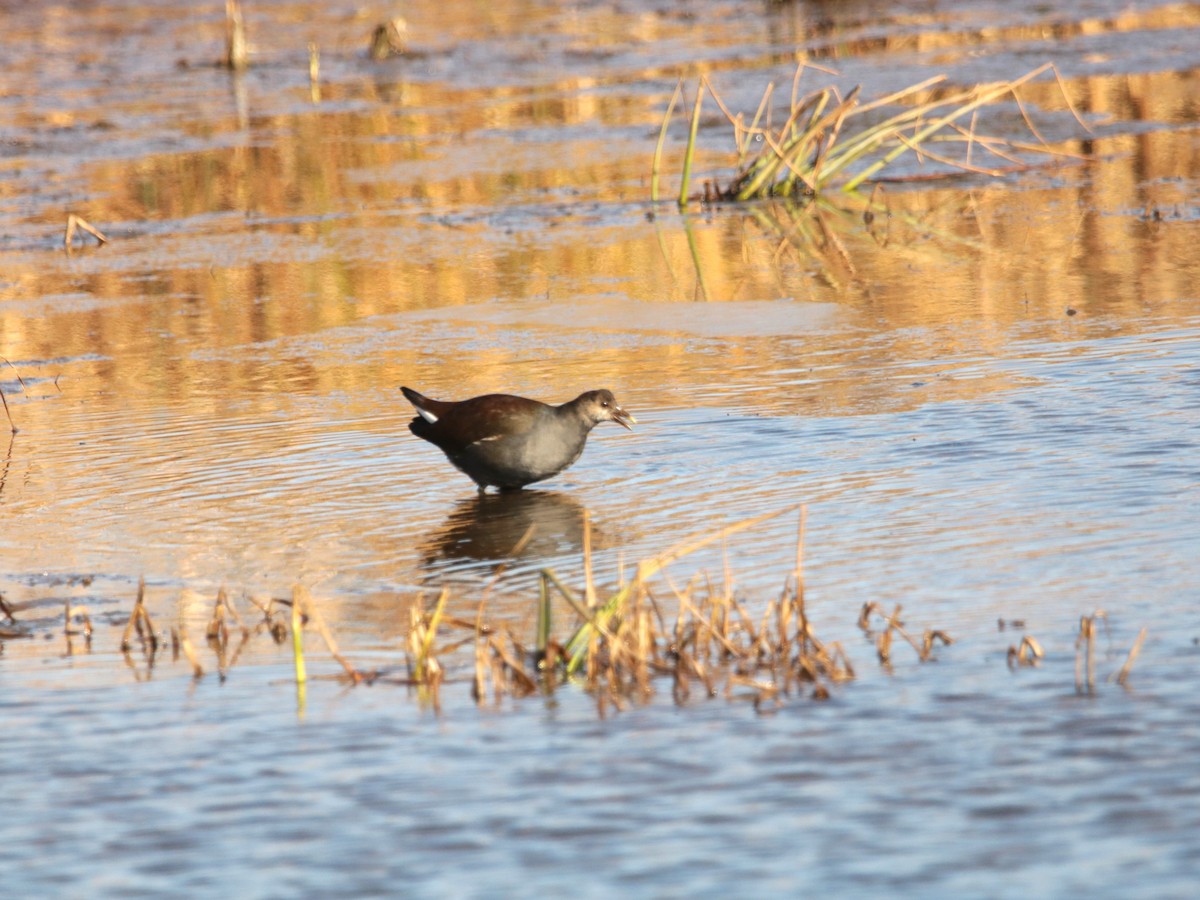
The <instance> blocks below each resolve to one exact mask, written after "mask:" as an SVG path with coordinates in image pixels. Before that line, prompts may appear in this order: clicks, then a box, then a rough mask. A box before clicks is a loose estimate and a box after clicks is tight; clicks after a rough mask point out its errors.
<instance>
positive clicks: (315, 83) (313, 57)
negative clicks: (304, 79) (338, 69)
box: [308, 41, 321, 103]
mask: <svg viewBox="0 0 1200 900" xmlns="http://www.w3.org/2000/svg"><path fill="white" fill-rule="evenodd" d="M308 96H309V99H310V100H312V102H313V103H320V102H321V50H320V48H318V47H317V45H316V44H315V43H313V42H312V41H309V43H308Z"/></svg>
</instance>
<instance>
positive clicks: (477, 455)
mask: <svg viewBox="0 0 1200 900" xmlns="http://www.w3.org/2000/svg"><path fill="white" fill-rule="evenodd" d="M400 390H401V391H403V392H404V396H405V397H407V398H408V401H409V402H410V403H412V405H413V406H414V407H416V410H417V416H416V418H414V419H413V420H412V421H411V422H410V423H409V425H408V428H409V431H411V432H412V433H413V434H415V435H416V436H417V437H419V438H421V439H422V440H425V441H429V443H431V444H433V445H434V446H435V447H437V448H438V449H440V450H441V451H442V452H443V453H445V454H446V458H447V459H448V460H450V462H451V464H452V465H454V467H455V468H457V469H458V470H459V471H461V472H463V473H464V474H466V475H467V476H468V477H469V478H470V479H471V480H472V481H474V482H475V484H476V485H477V486H478V488H479V492H480V493H481V494H482V493H484V492H485V491H486V490H487V488H488V487H495V488H498V489H499V490H501V491H518V490H520V489H521V488H523V487H525V486H526V485H529V484H533V483H534V482H535V481H544V480H545V479H547V478H552V477H553V476H555V475H557V474H558V473H559V472H561V471H562V470H563V469H565V468H567V466H569V465H571V464H572V463H573V462H575V461H576V460H577V459H579V457H580V455H581V454H582V453H583V445H584V444H585V443H587V438H588V434H589V433H590V432H591V430H592V428H594V427H595V426H596V425H598V424H599V423H600V422H616V423H617V424H618V425H621V426H623V427H625V428H627V429H629V430H630V431H632V430H633V426H634V425H635V424H637V419H635V418H634V417H633V416H632V415H630V414H629V413H627V412H626V411H625V410H623V409H622V408H621V407H620V405H619V404H618V403H617V399H616V397H614V396H613V393H612V391H608V390H599V391H587V392H585V393H582V394H580V395H579V396H578V397H576V398H575V399H574V400H570V401H568V402H566V403H563V404H562V405H561V406H551V405H550V404H548V403H542V402H540V401H538V400H530V399H529V398H527V397H516V396H513V395H512V394H484V395H483V396H480V397H472V398H471V399H469V400H457V401H453V400H433V399H431V398H429V397H426V396H424V395H423V394H420V393H418V392H417V391H414V390H413V389H412V388H407V387H402V388H400Z"/></svg>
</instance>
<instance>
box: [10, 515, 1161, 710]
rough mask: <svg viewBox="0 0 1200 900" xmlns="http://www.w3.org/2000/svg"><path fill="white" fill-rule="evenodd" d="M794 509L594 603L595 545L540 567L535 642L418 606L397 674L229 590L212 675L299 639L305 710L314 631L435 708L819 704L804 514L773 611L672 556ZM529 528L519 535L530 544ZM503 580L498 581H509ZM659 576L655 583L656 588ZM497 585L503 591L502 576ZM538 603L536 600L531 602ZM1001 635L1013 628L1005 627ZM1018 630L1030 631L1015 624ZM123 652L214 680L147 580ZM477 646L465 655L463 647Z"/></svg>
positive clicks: (925, 640)
mask: <svg viewBox="0 0 1200 900" xmlns="http://www.w3.org/2000/svg"><path fill="white" fill-rule="evenodd" d="M796 509H797V507H789V508H788V509H785V510H781V511H779V512H773V513H768V514H766V515H762V516H757V517H755V518H751V519H747V520H744V521H741V522H737V523H735V524H733V525H730V526H728V527H726V528H723V529H721V530H719V531H715V532H711V533H708V534H703V535H697V536H695V537H693V538H691V539H689V540H687V541H684V542H682V543H681V544H679V545H677V546H675V547H673V548H670V549H669V550H667V551H666V552H664V553H661V554H659V555H657V556H654V557H651V558H649V559H646V560H643V561H642V562H641V563H640V564H639V565H638V566H637V567H636V569H635V571H634V572H633V576H632V578H629V579H618V581H619V584H618V586H617V588H616V590H615V591H614V592H613V593H612V594H611V595H610V596H609V597H608V598H607V599H601V598H600V597H599V594H598V591H597V588H596V586H595V584H594V583H593V582H592V565H591V558H590V553H589V551H588V546H587V544H586V542H585V548H584V555H585V560H584V562H585V565H584V572H585V583H584V585H582V587H581V588H572V587H570V586H568V585H567V584H566V583H565V582H564V581H563V579H561V578H560V577H559V576H558V575H557V574H556V573H555V572H554V571H553V570H552V569H548V568H547V569H543V570H542V571H541V573H540V578H539V592H538V597H537V598H536V601H533V602H536V604H537V613H538V615H537V626H536V629H535V632H534V634H533V636H532V640H531V641H524V640H522V639H521V637H520V636H518V635H517V634H515V633H514V632H513V630H512V628H511V627H510V626H509V625H508V624H506V623H502V622H491V621H489V620H488V618H487V615H486V613H487V601H488V593H489V591H485V592H484V595H483V596H482V598H481V599H480V601H479V604H478V609H477V612H476V615H475V617H474V618H473V619H463V618H458V617H455V616H453V615H450V614H448V613H447V600H448V598H449V590H448V589H443V590H442V591H441V592H440V594H439V595H438V597H437V599H436V600H435V601H434V603H433V605H432V607H429V606H427V605H426V603H425V602H424V599H423V598H421V597H418V598H417V599H416V601H415V602H414V603H413V604H412V605H411V607H410V609H409V616H408V618H409V622H408V631H407V635H406V639H405V641H404V652H405V656H406V658H407V663H406V665H405V666H404V668H403V670H401V671H397V670H395V669H379V670H364V669H361V668H358V667H356V666H355V665H354V664H352V663H351V662H350V661H349V660H348V659H347V658H346V657H345V656H344V655H343V654H342V653H341V651H340V650H339V649H338V645H337V642H336V641H335V639H334V637H333V634H332V633H331V631H330V629H329V628H328V627H327V625H326V624H325V622H324V619H323V617H322V615H321V612H320V608H319V605H318V604H317V603H315V602H314V601H313V598H312V597H311V596H310V595H309V593H308V591H307V590H306V589H305V588H304V587H302V586H296V587H295V588H294V589H293V592H292V596H291V598H290V599H279V598H271V599H266V600H260V599H255V598H247V599H246V602H248V603H249V604H250V605H252V606H254V607H255V609H256V610H257V613H258V618H257V621H253V620H250V622H249V624H248V622H247V619H245V618H243V616H242V614H241V613H239V611H238V609H237V606H236V604H235V603H234V602H233V600H232V599H231V598H230V596H229V594H228V592H227V591H226V590H225V589H224V588H222V589H221V590H220V591H218V593H217V597H216V599H215V601H214V602H213V608H212V615H211V618H210V619H209V621H208V622H207V624H206V626H205V642H206V645H207V647H208V649H209V651H210V652H211V653H212V654H213V656H214V657H215V660H216V663H215V668H216V673H217V675H218V677H219V678H220V679H221V680H222V681H223V680H224V679H225V678H226V677H228V675H229V672H230V670H231V669H232V668H233V667H234V665H235V664H236V663H237V661H238V659H239V657H240V656H241V654H242V652H243V650H244V649H245V648H246V647H247V645H248V644H249V643H250V642H251V641H253V640H254V639H255V638H257V637H258V636H260V635H262V634H267V635H269V636H270V638H271V639H272V640H273V641H274V642H275V644H277V645H284V644H286V643H288V641H289V639H290V642H291V650H292V657H293V662H294V667H295V679H294V680H295V686H296V690H297V699H298V703H299V707H300V709H301V710H302V709H303V708H304V703H305V691H306V685H307V684H308V683H310V681H311V680H313V678H314V676H310V675H309V674H308V665H307V662H306V653H310V652H311V651H308V650H306V648H305V643H304V632H305V631H310V630H311V631H315V632H317V634H319V635H320V637H321V639H322V641H323V643H324V645H325V647H326V649H327V650H328V653H329V655H330V656H332V657H333V659H335V660H336V661H337V662H338V663H339V664H340V665H341V667H342V672H341V673H339V674H336V675H322V676H317V677H319V678H321V679H324V680H328V679H330V678H333V679H335V680H338V681H342V682H344V683H346V684H350V685H357V684H363V683H366V684H371V683H392V684H400V685H405V686H408V687H411V688H414V689H415V690H416V692H417V696H418V699H419V700H420V701H421V702H422V703H424V704H425V705H428V706H430V707H432V708H434V709H435V710H436V709H439V708H440V706H441V690H442V688H443V686H444V685H445V684H446V683H448V682H457V683H463V682H466V683H469V685H470V692H471V696H472V697H473V698H474V700H475V701H476V703H478V704H480V705H485V704H489V703H493V704H500V703H502V702H503V701H505V700H506V699H511V698H521V697H528V696H531V695H539V694H540V695H552V694H553V693H554V692H555V691H557V690H560V689H562V688H564V687H567V686H573V687H576V688H579V689H582V690H583V691H585V692H587V693H588V694H589V695H591V696H592V697H593V698H594V700H595V702H596V704H597V708H598V710H599V712H600V713H601V714H602V715H603V714H604V713H605V712H606V711H607V710H610V709H622V708H624V707H626V706H627V705H629V704H630V703H644V702H647V701H649V700H650V699H651V698H652V697H654V696H655V695H656V694H657V693H658V692H659V691H660V690H665V689H668V688H669V691H670V696H671V698H672V700H673V701H674V702H675V703H676V704H685V703H687V702H689V701H690V700H694V699H700V698H709V697H720V696H723V697H725V698H727V699H730V700H744V701H748V702H750V703H751V704H752V705H753V706H754V708H755V709H756V710H758V711H769V710H771V709H774V708H776V707H778V706H779V705H781V704H782V703H784V702H785V700H787V699H788V698H799V697H805V696H806V697H808V698H810V699H812V700H825V699H828V698H829V697H830V696H831V693H832V690H833V689H834V688H835V687H837V686H839V685H842V684H845V683H847V682H850V681H853V680H854V678H855V677H856V674H855V668H854V666H853V664H852V663H851V661H850V659H849V656H848V654H847V653H846V651H845V649H844V648H843V647H842V646H841V644H840V643H838V642H826V641H823V640H821V639H820V638H819V637H818V636H817V634H816V631H815V629H814V627H813V623H812V621H811V619H810V617H809V614H808V611H807V608H806V605H805V597H804V570H803V565H804V563H803V552H804V528H805V513H804V509H803V507H800V527H799V539H798V541H797V546H796V561H795V566H794V569H793V570H792V571H791V572H790V573H788V575H787V577H786V579H785V582H784V586H783V588H782V589H781V591H780V593H779V595H778V596H777V597H775V598H774V599H771V600H769V601H768V602H767V603H766V604H765V606H762V605H756V606H754V607H751V605H750V604H749V603H748V602H747V601H746V600H745V599H744V598H739V597H738V595H737V593H736V592H735V590H734V587H733V579H732V576H731V573H730V571H729V566H728V563H726V564H725V571H724V573H723V578H722V579H721V582H720V583H719V584H714V583H713V581H712V580H711V579H710V578H709V577H708V576H707V575H704V574H699V575H696V576H694V577H693V578H691V579H690V580H689V581H688V582H687V583H686V584H684V585H683V586H679V585H677V584H676V582H675V581H674V580H673V579H672V578H671V576H670V574H669V573H668V571H667V569H668V566H669V565H670V564H671V563H673V562H675V561H676V560H678V559H680V558H682V557H685V556H687V555H689V554H691V553H694V552H695V551H697V550H699V549H701V548H703V547H706V546H710V545H712V544H714V543H717V542H720V543H722V545H724V542H725V541H726V540H727V539H728V538H729V537H731V536H732V535H734V534H736V533H738V532H741V531H745V530H747V529H750V528H752V527H754V526H756V525H759V524H761V523H762V522H764V521H766V520H768V519H772V518H776V517H778V516H780V515H782V514H785V513H790V512H795V511H796ZM529 537H530V535H528V534H527V535H526V536H525V538H523V541H525V540H528V538H529ZM499 574H500V573H499V572H498V573H497V576H496V577H499ZM652 580H653V584H652ZM493 584H494V582H493ZM182 599H183V600H186V601H189V602H186V603H185V602H181V603H180V608H181V609H184V608H187V607H191V608H193V609H194V608H195V603H194V602H192V601H195V600H197V599H199V598H197V597H196V595H195V594H194V593H191V592H185V596H184V597H183V598H182ZM556 600H561V601H563V602H565V603H566V605H567V607H568V608H569V609H570V611H571V613H572V614H573V617H574V619H575V623H574V625H572V626H571V628H570V630H569V632H568V633H566V634H565V635H563V636H562V638H561V639H560V638H558V637H556V636H555V629H554V627H553V620H554V613H555V610H556V608H558V609H559V610H561V604H556V602H555V601H556ZM531 601H532V598H531ZM20 612H22V610H21V609H18V608H14V607H13V605H11V604H8V603H6V602H5V601H4V599H3V596H0V615H2V616H3V617H4V619H5V620H6V621H7V626H6V627H4V628H2V629H0V640H5V639H16V638H22V637H30V636H32V634H33V631H32V630H31V629H29V628H27V627H24V626H23V623H21V622H20V621H19V619H18V614H19V613H20ZM900 612H901V609H900V607H899V606H898V605H897V606H896V607H894V608H893V609H892V610H891V611H888V610H887V609H885V608H884V607H883V606H882V605H880V604H879V603H876V602H867V603H864V604H863V605H862V608H861V610H860V613H859V617H858V621H857V625H858V628H859V629H860V630H861V632H862V633H863V635H864V636H865V637H866V639H868V640H869V641H870V642H871V643H872V645H873V647H874V650H875V654H876V656H877V658H878V662H879V664H880V665H881V666H883V667H884V668H885V669H886V670H888V671H890V670H891V667H892V665H893V663H894V661H895V647H896V646H897V644H898V642H899V641H902V642H904V643H906V644H908V645H909V646H910V647H911V649H912V651H913V653H914V654H915V657H916V659H917V660H918V661H919V662H920V663H925V662H930V661H933V660H934V659H935V656H934V650H935V648H937V647H945V646H948V645H950V644H951V643H953V640H952V639H951V637H950V635H948V634H947V633H946V632H945V631H944V630H941V629H925V630H924V631H923V632H922V633H921V634H920V636H919V637H918V636H917V635H916V633H915V632H910V631H909V629H908V628H907V627H906V625H905V622H904V621H903V620H902V619H901V617H900ZM1102 621H1103V622H1105V623H1107V619H1106V617H1105V614H1104V612H1103V611H1102V610H1097V611H1096V612H1095V613H1093V614H1092V615H1090V616H1084V617H1082V619H1081V621H1080V631H1079V636H1078V639H1077V641H1076V662H1075V686H1076V690H1077V692H1078V693H1081V694H1091V693H1094V691H1095V660H1094V651H1095V647H1094V645H1095V638H1096V634H1097V628H1098V623H1099V622H1102ZM999 626H1000V630H1001V631H1003V630H1005V627H1006V623H1005V622H1004V621H1003V620H1001V621H1000V623H999ZM1007 627H1010V628H1019V629H1023V628H1024V623H1023V622H1011V623H1009V624H1008V625H1007ZM94 633H95V628H94V626H93V622H92V619H91V616H90V612H89V610H88V608H87V607H84V606H72V605H71V603H70V601H67V603H66V608H65V610H64V614H63V634H64V635H65V637H66V640H67V652H68V655H70V654H73V653H74V652H76V648H75V647H74V645H73V641H74V640H77V639H78V638H80V637H82V638H83V640H84V642H85V646H84V648H83V649H84V651H85V652H90V650H91V646H92V641H93V636H94ZM1145 635H1146V632H1145V629H1142V631H1141V633H1140V634H1139V635H1138V638H1137V640H1136V642H1135V643H1134V645H1133V648H1132V649H1131V650H1130V652H1129V654H1128V656H1127V657H1126V659H1125V663H1124V665H1123V666H1122V667H1121V669H1120V671H1119V673H1116V674H1115V675H1114V679H1115V680H1116V681H1117V682H1118V683H1120V684H1122V685H1125V684H1126V682H1127V680H1128V678H1129V675H1130V670H1131V669H1132V667H1133V662H1134V660H1135V659H1136V658H1137V655H1138V652H1139V651H1140V649H1141V646H1142V643H1143V641H1144V639H1145ZM119 647H120V652H121V654H122V657H123V659H124V661H125V663H126V665H127V666H128V667H129V668H130V669H131V670H132V671H133V672H134V673H135V677H137V678H138V679H139V680H140V679H143V678H148V677H150V675H151V673H152V672H153V670H154V668H155V665H156V662H157V661H158V659H159V656H160V655H161V654H162V653H164V652H165V651H166V649H167V648H168V647H169V648H170V654H171V659H172V661H178V660H179V659H180V657H183V659H184V660H185V661H186V662H187V664H188V665H189V666H190V668H191V670H192V675H193V678H195V679H197V680H198V679H201V678H203V677H204V676H205V674H206V673H205V668H204V664H203V663H202V661H201V659H200V656H199V654H198V653H197V651H196V648H195V647H194V646H193V644H192V642H191V639H190V637H189V634H188V631H187V627H186V624H185V622H184V621H183V618H182V615H181V617H180V620H179V621H178V623H177V624H176V625H174V626H172V627H171V628H169V629H168V630H167V631H166V632H161V633H160V632H159V631H158V630H156V628H155V625H154V622H153V620H152V618H151V616H150V613H149V611H148V610H147V608H146V587H145V583H144V582H141V583H139V585H138V592H137V597H136V599H135V601H134V606H133V611H132V613H131V614H130V616H129V618H128V620H127V621H126V623H125V626H124V631H123V633H122V636H121V639H120V643H119ZM468 648H469V650H470V652H460V651H466V650H467V649H468ZM1044 656H1045V654H1044V651H1043V650H1042V648H1041V645H1040V644H1039V643H1038V642H1037V641H1036V640H1035V639H1034V638H1033V637H1031V636H1028V635H1026V636H1024V637H1023V638H1022V640H1021V642H1020V644H1019V646H1010V647H1009V648H1008V652H1007V664H1008V666H1009V668H1010V669H1013V670H1016V669H1019V668H1022V667H1027V666H1037V665H1039V664H1040V662H1041V660H1042V659H1043V658H1044Z"/></svg>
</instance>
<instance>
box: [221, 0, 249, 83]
mask: <svg viewBox="0 0 1200 900" xmlns="http://www.w3.org/2000/svg"><path fill="white" fill-rule="evenodd" d="M246 48H247V45H246V20H245V18H244V17H243V16H242V0H225V67H226V68H227V69H232V70H233V71H235V72H241V71H243V70H245V68H246V66H247V65H248V64H249V54H248V53H247V49H246Z"/></svg>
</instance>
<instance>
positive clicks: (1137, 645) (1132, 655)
mask: <svg viewBox="0 0 1200 900" xmlns="http://www.w3.org/2000/svg"><path fill="white" fill-rule="evenodd" d="M1145 640H1146V629H1145V628H1143V629H1142V630H1141V631H1139V632H1138V636H1137V640H1136V641H1134V642H1133V646H1132V647H1131V648H1130V649H1129V656H1127V657H1126V658H1125V665H1123V666H1121V671H1120V672H1118V673H1117V684H1119V685H1121V687H1125V685H1126V682H1128V681H1129V673H1130V672H1131V671H1133V663H1134V660H1136V659H1137V658H1138V654H1139V653H1141V652H1142V642H1143V641H1145Z"/></svg>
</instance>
